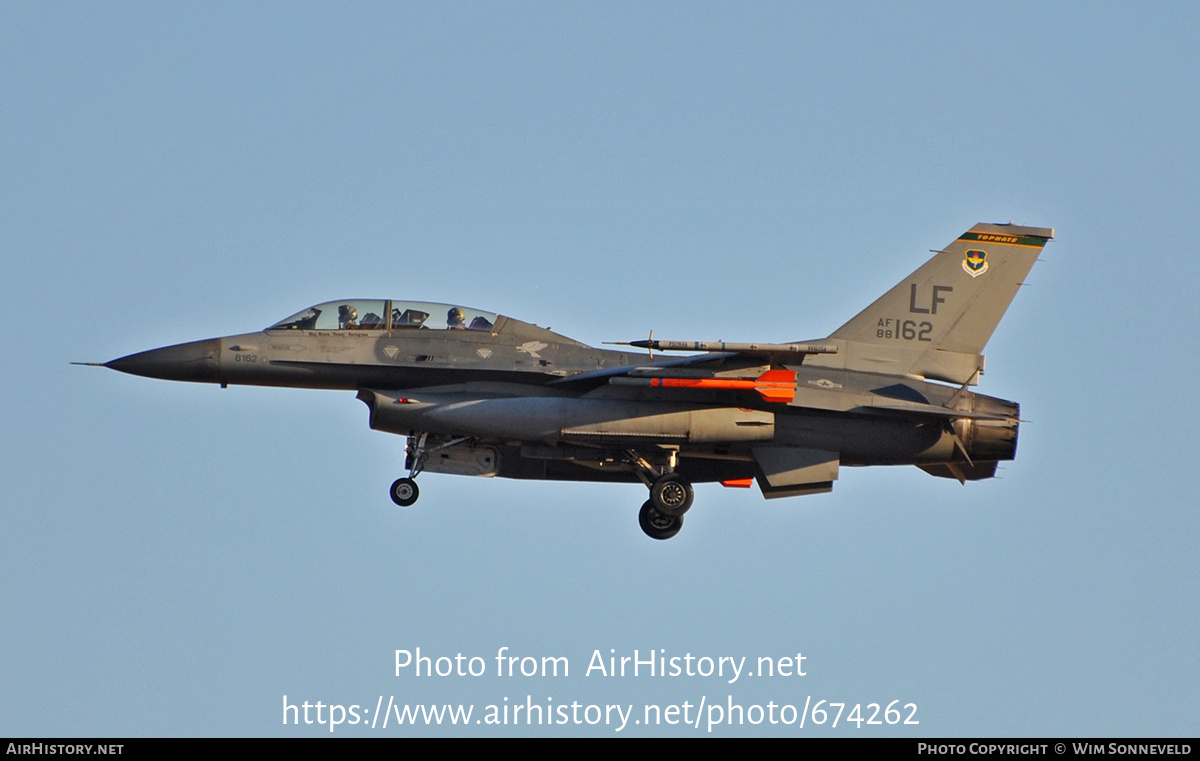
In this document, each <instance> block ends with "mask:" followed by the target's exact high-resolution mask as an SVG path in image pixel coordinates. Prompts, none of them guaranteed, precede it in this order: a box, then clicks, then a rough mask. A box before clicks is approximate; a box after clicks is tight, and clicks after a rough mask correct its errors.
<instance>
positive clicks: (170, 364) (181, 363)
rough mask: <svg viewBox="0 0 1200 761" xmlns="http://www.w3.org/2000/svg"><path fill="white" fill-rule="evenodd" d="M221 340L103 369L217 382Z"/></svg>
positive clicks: (154, 353)
mask: <svg viewBox="0 0 1200 761" xmlns="http://www.w3.org/2000/svg"><path fill="white" fill-rule="evenodd" d="M220 351H221V342H220V339H217V338H210V339H208V340H207V341H192V342H191V343H186V344H178V345H177V346H164V347H163V348H161V349H151V350H150V351H142V352H138V353H137V354H130V355H129V356H128V357H121V358H120V359H114V360H112V361H111V362H105V363H104V366H105V367H111V368H112V369H113V370H120V371H121V372H123V373H129V374H131V375H142V376H145V377H147V378H161V379H163V380H179V381H200V382H204V381H208V382H213V383H215V382H217V380H218V378H217V360H218V357H219V355H220Z"/></svg>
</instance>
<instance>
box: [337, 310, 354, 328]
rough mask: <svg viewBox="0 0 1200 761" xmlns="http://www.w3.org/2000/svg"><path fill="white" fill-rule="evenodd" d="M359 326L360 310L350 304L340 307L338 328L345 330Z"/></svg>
mask: <svg viewBox="0 0 1200 761" xmlns="http://www.w3.org/2000/svg"><path fill="white" fill-rule="evenodd" d="M357 327H358V310H357V309H355V308H354V307H352V306H350V305H349V304H342V305H341V306H340V307H338V329H339V330H345V329H346V328H357Z"/></svg>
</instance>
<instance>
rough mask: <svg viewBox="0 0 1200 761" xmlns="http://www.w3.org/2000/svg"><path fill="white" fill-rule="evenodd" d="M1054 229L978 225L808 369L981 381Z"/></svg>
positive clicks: (835, 336)
mask: <svg viewBox="0 0 1200 761" xmlns="http://www.w3.org/2000/svg"><path fill="white" fill-rule="evenodd" d="M1053 237H1054V230H1052V229H1049V228H1042V227H1020V226H1017V225H1013V224H1008V225H989V224H978V225H975V226H974V227H972V228H971V229H970V230H969V231H967V232H966V233H963V234H962V235H961V236H960V237H959V238H958V240H956V241H954V242H953V243H951V244H950V245H949V246H947V247H946V248H945V249H943V250H941V251H939V252H937V253H936V254H935V256H934V257H933V258H932V259H930V260H929V261H928V262H926V263H925V264H924V265H922V266H921V267H920V268H919V269H918V270H917V271H916V272H914V273H912V274H911V275H909V276H908V277H906V278H905V279H904V280H902V281H900V283H898V284H897V285H896V286H895V287H894V288H892V289H891V290H890V291H888V292H887V293H885V294H884V295H883V296H881V297H880V298H878V299H877V300H876V301H875V303H873V304H871V306H869V307H867V308H866V309H864V310H863V311H861V312H859V313H858V314H857V315H855V316H854V318H853V319H851V320H850V321H849V322H847V323H846V324H845V325H843V326H842V327H840V328H838V329H837V330H835V331H834V332H833V333H832V334H831V335H830V336H829V338H830V339H831V340H836V341H838V342H839V343H840V344H841V345H842V346H843V347H844V350H843V351H839V353H838V355H837V356H835V357H828V358H827V357H814V358H812V359H811V360H808V361H806V363H807V364H813V365H827V366H839V367H845V368H847V369H852V370H866V371H869V372H882V373H892V374H914V375H921V376H924V377H928V378H933V379H937V380H944V381H949V382H952V383H975V382H977V380H978V377H977V373H978V372H979V371H981V370H982V368H983V357H982V352H983V347H984V346H985V345H986V344H987V342H988V339H989V338H991V336H992V333H993V332H994V331H995V330H996V326H997V325H998V324H999V323H1000V318H1002V317H1003V316H1004V313H1005V311H1006V310H1007V309H1008V305H1009V304H1011V303H1012V300H1013V296H1015V295H1016V293H1017V289H1018V288H1019V287H1020V285H1021V283H1022V282H1023V281H1024V280H1025V276H1026V275H1027V274H1028V273H1029V270H1030V269H1031V268H1032V267H1033V263H1034V261H1036V260H1037V257H1038V254H1040V253H1041V251H1042V248H1043V247H1044V246H1045V245H1046V241H1048V240H1050V239H1052V238H1053Z"/></svg>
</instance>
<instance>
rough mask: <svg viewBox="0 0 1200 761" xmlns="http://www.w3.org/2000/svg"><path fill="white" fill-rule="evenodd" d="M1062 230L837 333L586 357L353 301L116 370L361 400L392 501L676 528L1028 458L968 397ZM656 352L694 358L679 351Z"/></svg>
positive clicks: (889, 298)
mask: <svg viewBox="0 0 1200 761" xmlns="http://www.w3.org/2000/svg"><path fill="white" fill-rule="evenodd" d="M1053 237H1054V231H1053V230H1052V229H1046V228H1038V227H1020V226H1017V225H1015V224H1012V223H1009V224H979V225H976V226H974V227H972V228H971V229H970V230H969V231H967V232H966V233H964V234H963V235H962V236H960V237H959V238H958V239H957V240H955V241H954V242H953V243H951V244H950V245H949V246H947V247H946V248H944V249H942V250H940V251H935V252H934V256H933V258H931V259H929V261H927V262H926V263H925V264H923V265H922V266H920V267H919V268H918V269H917V270H916V271H915V272H913V273H912V274H911V275H909V276H908V277H906V278H904V279H903V280H901V281H900V282H899V283H898V284H897V285H896V286H895V287H894V288H892V289H891V290H889V291H888V292H887V293H885V294H884V295H883V296H881V297H880V298H879V299H877V300H876V301H875V302H874V303H873V304H871V305H870V306H869V307H867V308H866V309H864V310H863V311H862V312H859V313H858V314H857V315H855V316H854V317H853V318H852V319H851V320H850V321H849V322H847V323H846V324H845V325H843V326H842V327H840V328H838V329H837V330H835V331H834V332H833V333H831V334H830V335H829V336H827V337H825V338H821V339H816V340H803V341H795V342H792V343H726V342H724V341H672V340H659V339H655V338H653V333H651V334H650V336H651V337H650V338H648V339H645V340H637V341H628V342H620V343H618V344H617V345H621V346H625V347H628V348H629V349H644V350H647V352H648V353H644V352H639V351H629V350H625V349H601V348H593V347H591V346H587V345H585V344H582V343H580V342H578V341H574V340H572V339H570V338H567V337H566V336H562V335H559V334H558V333H554V332H552V331H550V330H548V329H546V328H541V327H538V326H536V325H533V324H530V323H527V322H522V321H520V320H517V319H514V318H511V317H506V316H503V315H499V314H495V313H492V312H485V311H480V310H478V309H471V308H468V307H465V306H460V305H456V304H435V303H426V302H417V301H393V300H390V299H343V300H339V301H329V302H325V303H322V304H318V305H316V306H312V307H309V308H307V309H304V310H303V311H301V312H298V313H296V314H294V315H292V316H291V317H288V318H286V319H284V320H280V321H279V322H276V323H275V324H273V325H271V326H270V327H268V328H266V329H264V330H261V331H259V332H256V333H246V334H242V335H235V336H228V337H225V338H212V339H208V340H204V341H194V342H191V343H185V344H179V345H176V346H168V347H165V348H161V349H152V350H150V351H144V352H141V353H139V354H132V355H130V356H127V357H121V358H120V359H114V360H112V361H111V362H106V363H102V364H103V366H105V367H110V368H112V369H114V370H119V371H121V372H124V373H131V374H134V375H142V376H147V377H151V378H162V379H167V380H179V381H194V382H201V383H216V384H220V385H221V387H222V388H224V387H226V386H228V385H229V384H246V385H257V386H289V387H297V388H323V389H346V390H352V391H356V392H357V394H358V398H359V399H360V400H362V401H363V402H364V403H365V404H366V406H367V408H368V410H369V411H370V427H371V428H373V429H375V430H378V431H385V432H387V433H394V434H398V435H401V436H405V437H407V447H406V450H405V455H406V456H405V463H404V466H405V468H406V469H407V471H408V474H407V475H406V476H404V477H401V478H398V479H397V480H396V481H395V483H393V484H392V486H391V491H390V494H391V498H392V500H393V501H394V502H395V503H396V504H398V505H400V506H402V507H407V506H409V505H412V504H413V503H415V502H416V501H417V496H418V489H417V482H416V478H417V476H418V475H419V474H421V473H425V472H430V473H452V474H457V475H469V476H484V477H493V476H499V477H503V478H521V479H551V480H566V481H625V482H639V481H640V482H641V483H643V484H645V486H646V487H647V489H648V490H649V498H648V499H647V500H646V501H645V502H644V504H642V506H641V509H640V511H639V514H638V520H639V524H640V526H641V528H642V530H643V531H644V532H645V533H646V534H647V535H648V536H650V537H652V538H654V539H668V538H670V537H673V536H675V535H676V534H677V533H678V532H679V530H680V528H681V527H682V525H683V519H684V514H685V513H686V512H687V511H688V509H689V508H691V506H692V502H693V498H694V495H695V492H694V489H693V487H692V484H693V483H698V482H720V483H721V484H723V485H724V486H729V487H747V488H748V487H750V486H751V485H752V484H753V483H754V482H757V483H758V487H759V489H760V490H761V491H762V494H763V496H764V497H766V498H767V499H773V498H777V497H792V496H798V495H805V494H819V493H822V492H828V491H831V490H832V489H833V482H834V481H836V480H837V478H838V476H839V471H840V468H841V466H843V465H846V466H862V465H915V466H916V467H919V468H921V469H922V470H924V471H925V472H927V473H929V474H930V475H933V476H937V477H939V478H953V479H956V480H958V481H959V482H962V483H965V482H967V481H976V480H980V479H985V478H991V477H992V476H994V475H995V472H996V465H997V463H998V462H1000V461H1004V460H1011V459H1013V457H1014V456H1015V454H1016V446H1017V428H1018V425H1019V407H1018V405H1017V404H1016V403H1015V402H1009V401H1005V400H1003V399H996V398H993V397H990V396H984V395H982V394H977V393H973V392H971V391H969V390H968V388H969V387H971V386H974V385H976V384H978V382H979V377H980V375H981V374H982V373H983V371H984V358H983V355H982V351H983V348H984V345H985V344H986V343H987V341H988V339H989V338H990V337H991V335H992V332H993V331H994V330H995V329H996V326H997V325H998V324H999V322H1000V319H1001V317H1003V316H1004V313H1005V311H1006V310H1007V309H1008V306H1009V304H1010V303H1011V302H1012V299H1013V297H1014V295H1015V294H1016V292H1017V289H1018V288H1019V287H1020V285H1021V284H1022V281H1023V280H1024V279H1025V277H1026V275H1027V274H1028V272H1029V270H1030V269H1031V268H1032V266H1033V263H1034V261H1035V260H1036V259H1037V257H1038V255H1039V253H1040V252H1041V251H1042V248H1043V247H1044V246H1045V245H1046V242H1047V241H1049V240H1051V239H1052V238H1053ZM664 352H687V353H688V354H687V355H686V356H682V357H680V356H673V355H670V354H664Z"/></svg>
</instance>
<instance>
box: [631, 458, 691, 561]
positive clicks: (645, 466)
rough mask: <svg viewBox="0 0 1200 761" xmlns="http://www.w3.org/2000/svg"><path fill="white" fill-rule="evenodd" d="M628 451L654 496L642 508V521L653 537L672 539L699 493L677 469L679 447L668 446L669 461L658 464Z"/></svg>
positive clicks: (643, 481) (639, 519)
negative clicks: (676, 448) (670, 447)
mask: <svg viewBox="0 0 1200 761" xmlns="http://www.w3.org/2000/svg"><path fill="white" fill-rule="evenodd" d="M626 454H627V455H628V458H627V459H628V462H629V463H630V464H631V465H633V467H634V472H636V473H637V476H638V478H640V479H641V480H642V483H644V484H646V486H647V487H649V489H650V499H648V500H646V503H645V504H644V505H642V509H641V510H640V511H639V512H638V525H640V526H641V527H642V531H644V532H646V535H647V536H649V537H650V538H651V539H670V538H671V537H673V536H675V535H676V534H678V533H679V529H680V528H682V527H683V514H684V513H686V512H687V511H688V509H689V508H691V506H692V500H693V499H695V496H696V491H695V489H693V488H692V485H691V484H690V483H688V480H687V479H686V478H684V477H683V476H682V475H680V474H679V473H676V472H675V465H676V462H677V460H678V454H679V453H678V450H675V449H670V450H668V451H667V462H666V465H663V466H657V467H656V466H655V465H652V464H651V463H650V462H649V461H647V460H646V458H644V457H642V456H641V455H639V454H638V453H637V452H634V451H629V452H627V453H626Z"/></svg>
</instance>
